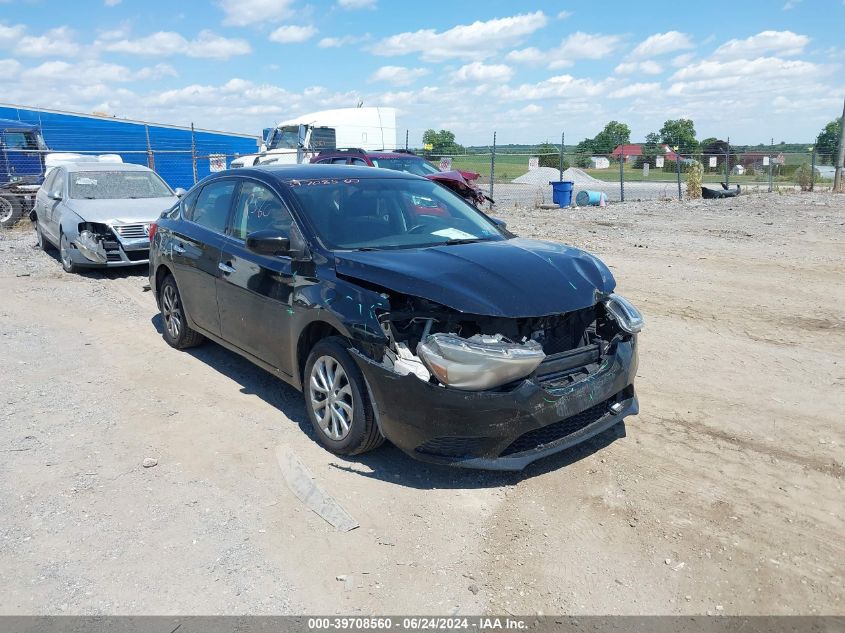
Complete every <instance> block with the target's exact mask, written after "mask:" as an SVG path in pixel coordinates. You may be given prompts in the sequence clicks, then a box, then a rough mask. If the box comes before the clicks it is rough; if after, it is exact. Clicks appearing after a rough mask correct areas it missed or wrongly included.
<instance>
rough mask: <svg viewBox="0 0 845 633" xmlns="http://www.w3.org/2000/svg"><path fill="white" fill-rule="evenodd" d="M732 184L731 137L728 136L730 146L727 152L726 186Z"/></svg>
mask: <svg viewBox="0 0 845 633" xmlns="http://www.w3.org/2000/svg"><path fill="white" fill-rule="evenodd" d="M730 186H731V137H730V136H729V137H728V148H727V152H726V153H725V188H726V189H727V188H728V187H730Z"/></svg>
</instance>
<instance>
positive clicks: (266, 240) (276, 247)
mask: <svg viewBox="0 0 845 633" xmlns="http://www.w3.org/2000/svg"><path fill="white" fill-rule="evenodd" d="M246 247H247V248H248V249H249V250H251V251H252V252H253V253H258V254H259V255H271V256H272V255H290V240H289V239H288V237H287V236H286V235H285V234H284V233H281V232H280V231H274V230H265V231H254V232H253V233H250V234H249V235H247V236H246Z"/></svg>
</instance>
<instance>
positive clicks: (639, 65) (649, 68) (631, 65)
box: [613, 59, 663, 75]
mask: <svg viewBox="0 0 845 633" xmlns="http://www.w3.org/2000/svg"><path fill="white" fill-rule="evenodd" d="M613 72H615V73H617V74H619V75H633V74H634V73H642V74H644V75H659V74H660V73H662V72H663V67H662V66H661V65H660V64H658V63H657V62H656V61H654V60H652V59H647V60H645V61H643V62H622V63H621V64H619V65H618V66H617V67H616V68H614V69H613Z"/></svg>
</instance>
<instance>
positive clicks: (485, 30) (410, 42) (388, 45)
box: [371, 11, 548, 61]
mask: <svg viewBox="0 0 845 633" xmlns="http://www.w3.org/2000/svg"><path fill="white" fill-rule="evenodd" d="M547 21H548V20H547V19H546V15H545V14H544V13H543V12H542V11H536V12H534V13H524V14H520V15H514V16H511V17H507V18H495V19H492V20H487V21H484V22H482V21H477V22H473V23H472V24H459V25H458V26H454V27H452V28H451V29H449V30H447V31H440V32H438V31H435V30H434V29H421V30H419V31H414V32H407V33H398V34H396V35H391V36H390V37H387V38H384V39H383V40H381V41H380V42H378V43H377V44H375V45H374V46H373V47H372V49H371V52H372V53H373V54H374V55H407V54H410V53H419V54H420V55H421V57H422V58H423V59H425V60H430V61H443V60H447V59H468V60H479V59H485V58H487V57H490V56H491V55H493V54H494V53H495V52H496V51H499V50H501V49H503V48H507V47H510V46H513V45H514V44H516V43H517V42H519V41H520V40H522V39H523V38H524V37H525V36H527V35H530V34H531V33H533V32H535V31H537V30H538V29H541V28H543V27H544V26H546V23H547Z"/></svg>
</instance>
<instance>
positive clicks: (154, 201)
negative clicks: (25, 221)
mask: <svg viewBox="0 0 845 633" xmlns="http://www.w3.org/2000/svg"><path fill="white" fill-rule="evenodd" d="M178 191H179V190H178V189H177V190H176V191H174V190H173V189H171V188H170V187H169V186H168V185H167V183H166V182H164V181H163V180H162V179H161V177H160V176H159V175H158V174H156V173H155V172H154V171H153V170H151V169H149V168H147V167H144V166H143V165H132V164H127V163H111V164H106V163H68V164H62V165H58V166H56V167H55V168H54V169H52V170H51V171H50V174H49V175H48V176H47V178H46V180H45V181H44V184H43V185H41V188H40V189H39V190H38V194H37V195H36V197H35V206H34V208H33V210H32V213H31V214H30V219H31V220H32V221H33V224H34V226H35V232H36V235H37V237H38V245H39V246H40V247H41V248H42V249H43V250H45V251H46V250H50V249H51V248H54V247H57V248H58V249H59V253H60V258H61V262H62V268H64V269H65V271H67V272H69V273H75V272H79V270H80V269H83V268H103V267H109V268H111V267H120V266H135V265H138V264H146V263H147V262H148V261H149V252H150V237H149V233H150V225H152V223H153V222H154V221H155V219H156V218H158V217H159V216H160V215H161V213H162V211H166V210H167V209H170V208H171V207H173V206H174V205H175V204H176V203H177V202H178V201H179V198H178V193H177V192H178Z"/></svg>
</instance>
